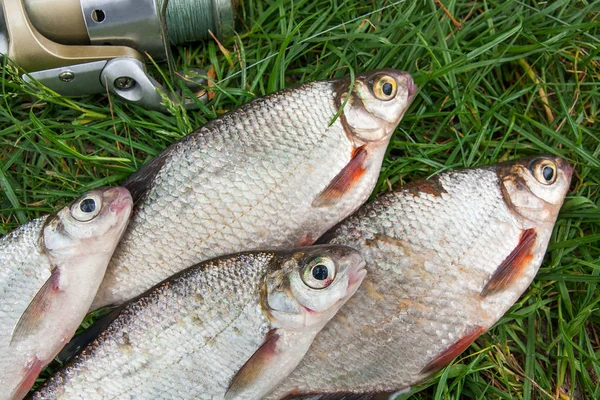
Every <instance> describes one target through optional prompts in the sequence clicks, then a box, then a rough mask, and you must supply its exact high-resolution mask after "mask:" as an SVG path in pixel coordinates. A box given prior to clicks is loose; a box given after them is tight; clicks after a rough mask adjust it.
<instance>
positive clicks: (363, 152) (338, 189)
mask: <svg viewBox="0 0 600 400" xmlns="http://www.w3.org/2000/svg"><path fill="white" fill-rule="evenodd" d="M367 156H368V152H367V149H366V147H365V146H364V145H363V146H360V147H358V148H356V149H354V154H353V155H352V159H351V160H350V162H349V163H348V165H346V166H345V167H344V169H342V170H341V171H340V172H339V173H338V174H337V175H336V176H335V177H334V178H333V180H332V181H331V182H330V183H329V185H328V186H327V187H326V188H325V189H324V190H323V191H322V192H321V193H320V194H319V196H317V198H316V199H315V200H314V201H313V202H312V206H313V207H328V206H331V205H333V204H335V203H337V201H338V200H340V199H341V198H342V197H343V196H344V194H346V193H347V192H348V191H349V190H350V189H352V188H353V187H354V186H355V185H356V184H357V183H358V181H359V180H360V178H361V177H362V176H363V174H364V173H365V171H366V167H365V160H366V159H367Z"/></svg>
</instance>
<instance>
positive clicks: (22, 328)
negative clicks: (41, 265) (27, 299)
mask: <svg viewBox="0 0 600 400" xmlns="http://www.w3.org/2000/svg"><path fill="white" fill-rule="evenodd" d="M59 281H60V270H59V269H58V267H54V269H53V270H52V273H51V275H50V278H48V280H47V281H46V282H45V283H44V286H42V287H41V288H40V290H39V291H38V292H37V294H36V295H35V297H34V298H33V300H31V303H29V305H28V306H27V309H26V310H25V311H24V312H23V314H22V315H21V318H19V322H17V325H16V326H15V329H14V330H13V334H12V337H11V339H10V345H11V346H13V345H14V344H15V343H17V342H19V341H20V340H22V339H24V338H26V337H28V336H29V335H30V334H31V332H32V331H33V330H35V329H36V328H37V327H38V326H39V324H40V321H41V320H42V319H43V318H44V316H45V314H46V311H47V310H48V308H49V306H50V303H51V302H52V298H53V297H54V295H55V294H56V293H57V292H58V291H59V287H58V284H59Z"/></svg>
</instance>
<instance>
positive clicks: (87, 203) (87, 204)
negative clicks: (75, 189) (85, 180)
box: [79, 199, 96, 213]
mask: <svg viewBox="0 0 600 400" xmlns="http://www.w3.org/2000/svg"><path fill="white" fill-rule="evenodd" d="M79 209H80V210H81V211H83V212H84V213H91V212H94V211H95V210H96V202H95V201H94V199H85V200H83V201H82V202H81V204H79Z"/></svg>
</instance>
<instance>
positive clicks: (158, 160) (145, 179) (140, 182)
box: [123, 147, 170, 204]
mask: <svg viewBox="0 0 600 400" xmlns="http://www.w3.org/2000/svg"><path fill="white" fill-rule="evenodd" d="M169 149H170V147H169V148H167V149H165V150H164V151H162V152H161V153H160V154H158V155H157V156H155V157H154V158H152V159H151V160H150V161H148V162H147V163H146V164H144V165H143V166H142V168H140V169H139V170H138V171H137V172H134V173H133V174H132V175H131V176H130V177H129V178H128V179H127V180H126V181H125V184H124V185H123V186H125V187H126V188H127V190H129V193H131V198H132V199H133V203H134V204H135V203H137V202H138V201H140V200H141V199H142V198H143V197H144V195H145V194H146V193H147V192H148V190H150V188H151V187H152V183H153V182H154V178H155V177H156V175H157V174H158V172H159V171H160V170H161V169H162V167H163V165H164V164H165V161H166V159H167V157H168V156H169V154H170V151H169Z"/></svg>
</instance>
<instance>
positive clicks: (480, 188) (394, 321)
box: [269, 156, 572, 399]
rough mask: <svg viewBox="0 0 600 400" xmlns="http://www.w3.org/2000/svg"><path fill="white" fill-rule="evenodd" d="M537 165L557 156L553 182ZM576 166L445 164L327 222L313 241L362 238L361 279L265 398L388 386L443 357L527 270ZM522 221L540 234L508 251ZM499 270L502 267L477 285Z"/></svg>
mask: <svg viewBox="0 0 600 400" xmlns="http://www.w3.org/2000/svg"><path fill="white" fill-rule="evenodd" d="M544 165H554V166H555V168H556V174H557V176H558V177H557V178H556V181H555V182H554V183H551V184H550V183H545V184H542V183H540V182H539V181H536V179H537V178H535V177H534V172H533V171H538V168H539V166H544ZM538 172H539V171H538ZM571 173H572V169H571V167H570V166H569V165H568V163H567V162H566V161H565V160H563V159H561V158H559V157H553V156H540V157H533V158H530V159H524V160H517V161H513V162H508V163H504V164H498V165H495V166H491V167H484V168H474V169H466V170H460V171H456V172H446V173H442V174H440V175H437V176H435V177H433V178H431V179H430V180H428V181H420V182H416V183H414V184H412V185H409V186H407V187H406V188H403V189H398V190H396V191H394V192H391V193H387V194H384V195H381V196H379V197H378V198H377V199H376V200H374V201H373V202H371V203H369V204H367V205H365V206H363V207H362V208H361V209H360V210H359V211H358V212H357V213H356V214H354V215H353V216H351V217H349V218H348V219H347V220H346V221H344V222H342V223H341V224H339V225H338V226H337V227H336V228H334V229H332V230H331V231H330V232H328V233H327V234H326V235H324V237H323V238H322V239H320V240H319V243H335V244H343V245H347V246H351V247H354V248H356V249H358V250H359V251H360V252H361V253H362V254H363V256H364V257H365V260H366V262H367V270H368V275H367V278H366V279H365V281H364V283H363V285H362V286H361V288H360V289H359V290H358V292H357V293H356V294H355V296H354V297H353V298H352V299H351V300H350V301H349V302H348V303H347V304H346V306H345V307H344V308H343V309H342V310H341V311H340V312H339V313H338V314H337V315H336V317H335V318H334V319H333V320H332V321H331V322H330V323H329V324H328V325H327V326H326V327H325V329H324V330H323V331H321V332H320V334H319V335H318V336H317V338H316V339H315V341H314V342H313V345H312V347H311V349H310V350H309V352H308V353H307V354H306V356H305V358H304V359H303V361H302V362H301V363H300V365H299V366H298V367H297V368H296V370H294V372H292V374H291V375H290V376H289V377H288V378H287V379H286V380H285V381H284V382H283V383H282V384H281V386H280V387H279V388H277V389H276V390H275V391H274V392H273V393H272V394H271V395H270V396H269V398H270V399H276V398H312V397H310V396H311V395H315V397H314V399H320V398H323V399H342V398H353V397H352V396H351V395H350V393H358V394H359V397H357V398H361V396H363V397H364V398H367V394H369V396H370V395H374V394H382V395H386V394H392V393H394V392H397V391H399V390H403V389H406V388H408V387H410V386H411V385H414V384H415V383H417V382H419V381H420V380H422V379H424V378H426V377H427V376H428V375H430V374H431V373H432V372H434V371H435V370H437V369H439V368H441V367H442V366H443V365H444V364H445V363H448V362H450V361H451V360H452V358H454V357H455V356H457V355H458V353H460V352H461V351H462V350H464V348H466V347H467V346H468V345H469V344H470V343H471V342H472V341H473V340H474V339H475V338H476V337H477V336H479V335H480V334H481V333H483V332H484V331H485V330H487V329H488V328H489V327H491V326H492V325H493V324H494V323H495V322H496V321H497V320H498V319H499V318H500V317H501V316H502V315H503V314H504V313H505V312H506V311H507V310H508V309H509V307H510V306H512V304H513V303H514V302H515V301H516V300H517V299H518V297H519V296H520V295H521V293H522V292H523V291H524V290H525V289H526V288H527V286H528V285H529V284H530V282H531V281H532V279H533V277H534V276H535V273H536V272H537V269H538V268H539V266H540V264H541V262H542V259H543V256H544V253H545V250H546V246H547V244H548V241H549V238H550V235H551V233H552V228H553V226H554V222H555V220H556V217H557V215H558V211H559V209H560V207H561V205H562V202H563V200H564V197H565V195H566V192H567V190H568V188H569V182H570V179H571ZM538 176H539V174H538ZM511 182H518V184H512V183H511ZM536 193H537V194H536ZM536 203H537V204H543V207H539V208H536V207H532V204H536ZM525 232H534V233H535V238H536V240H535V241H534V242H533V244H530V245H529V247H527V246H524V250H523V251H521V252H517V253H515V251H516V250H517V249H519V248H520V247H519V245H520V244H521V243H522V241H523V238H524V237H530V236H528V235H525ZM526 243H529V242H526ZM512 255H516V256H515V257H512ZM521 256H523V258H520V257H521ZM511 260H512V261H511ZM498 270H502V271H508V273H509V278H506V279H505V280H502V281H499V283H497V284H498V285H499V287H498V289H497V291H496V292H492V293H491V294H489V295H484V294H483V289H484V287H486V285H487V284H489V283H490V282H493V279H494V278H493V277H494V276H495V273H496V272H497V271H498ZM510 273H513V274H512V275H510ZM325 394H330V395H325ZM381 398H384V397H381Z"/></svg>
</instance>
